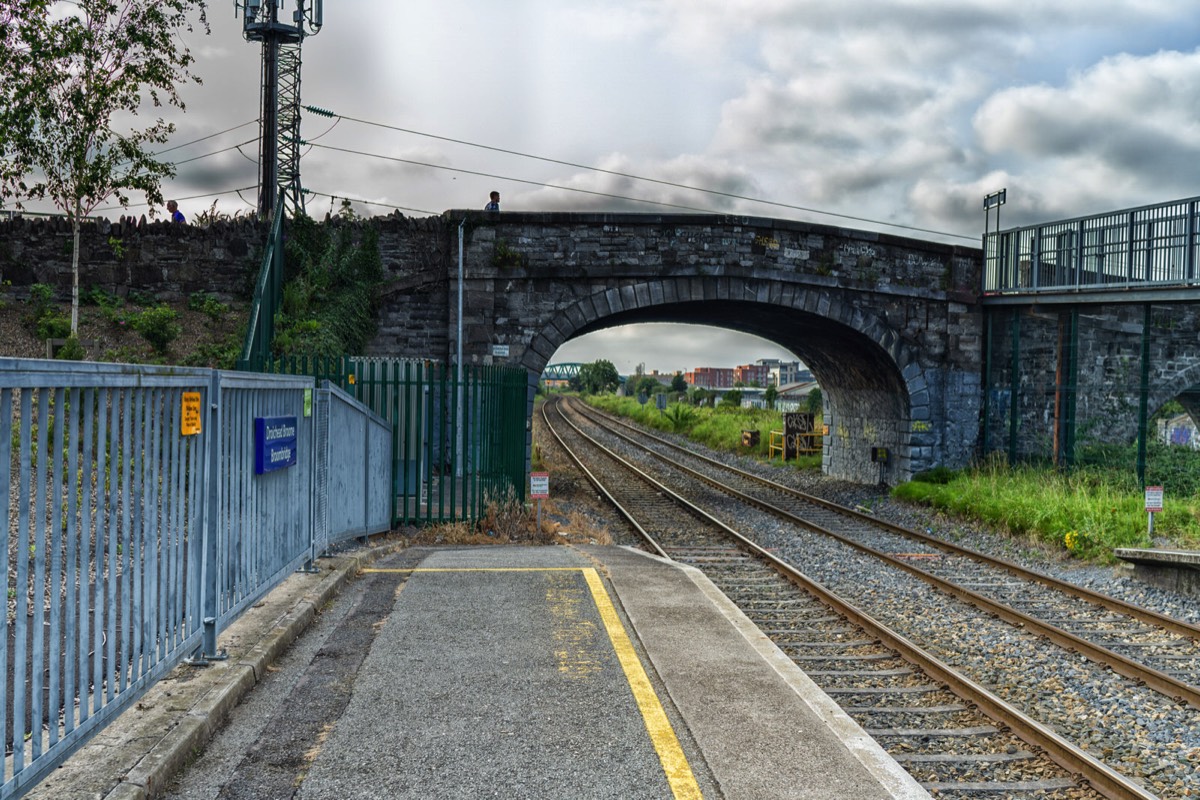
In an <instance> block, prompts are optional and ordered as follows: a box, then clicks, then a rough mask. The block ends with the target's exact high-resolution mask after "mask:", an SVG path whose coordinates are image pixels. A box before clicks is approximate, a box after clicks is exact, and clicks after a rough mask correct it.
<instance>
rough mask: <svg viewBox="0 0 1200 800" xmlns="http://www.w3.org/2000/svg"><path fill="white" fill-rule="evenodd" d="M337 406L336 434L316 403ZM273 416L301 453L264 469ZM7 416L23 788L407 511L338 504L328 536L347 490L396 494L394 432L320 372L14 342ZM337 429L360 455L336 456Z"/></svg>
mask: <svg viewBox="0 0 1200 800" xmlns="http://www.w3.org/2000/svg"><path fill="white" fill-rule="evenodd" d="M314 391H315V393H316V396H315V397H313V396H312V393H314ZM331 404H333V405H335V406H336V408H335V409H334V410H333V412H332V414H331V415H329V416H330V417H331V418H332V420H333V421H332V424H327V425H326V426H325V429H324V431H322V430H320V429H318V426H317V425H316V424H315V420H314V415H313V414H311V413H309V411H310V409H311V407H312V406H317V407H323V408H326V409H328V408H329V407H330V405H331ZM356 415H357V416H358V417H359V419H357V420H356V419H355V416H356ZM266 421H282V422H281V424H282V426H283V427H282V430H281V431H280V437H279V438H282V439H284V440H286V441H285V442H283V444H284V445H286V444H287V443H288V442H292V450H291V454H294V456H295V460H294V463H293V464H290V465H286V466H285V465H283V464H276V465H275V466H278V467H279V468H278V469H266V468H260V465H265V462H264V460H263V458H262V455H261V452H260V449H259V448H258V446H257V442H256V437H257V438H263V439H268V440H269V439H271V438H272V437H262V436H258V434H257V431H258V429H259V428H262V427H266V424H267V423H266ZM0 422H2V423H3V424H2V425H0V430H2V431H3V433H2V434H0V492H3V497H4V502H3V505H4V506H5V509H6V517H5V532H6V546H5V547H4V548H0V574H3V575H4V576H5V588H6V595H7V608H6V619H5V622H6V626H5V627H6V631H7V632H8V645H7V647H0V682H2V683H0V691H2V693H3V694H2V699H0V736H2V737H3V739H4V741H5V743H6V750H7V752H8V756H7V758H5V760H4V761H3V762H2V763H0V798H4V799H5V800H7V798H12V797H19V796H20V795H22V794H23V793H25V792H26V791H27V790H28V789H29V788H30V787H32V786H33V785H34V784H35V783H36V782H37V781H39V780H41V779H42V778H43V777H44V776H45V775H46V774H48V773H49V772H50V771H51V770H52V769H54V768H55V767H56V766H57V765H58V764H60V763H61V762H62V761H63V760H64V759H65V758H66V757H67V756H69V755H70V753H71V752H72V751H74V750H75V749H76V748H77V747H78V746H79V745H81V744H82V743H83V742H84V741H86V740H87V738H88V737H90V736H91V735H92V734H94V733H95V732H97V731H98V730H100V729H101V728H102V727H103V726H104V725H105V724H107V723H108V722H109V721H111V720H112V719H114V718H115V717H116V716H117V715H118V714H119V713H120V712H121V711H122V710H124V709H125V708H126V707H128V706H129V705H130V704H132V703H133V702H135V701H136V700H137V698H139V697H140V696H141V695H142V694H144V692H145V691H146V690H147V689H149V688H150V687H151V686H152V685H153V684H154V682H156V681H157V680H158V679H159V678H161V677H162V676H164V675H166V674H167V672H169V671H170V670H171V669H172V668H174V667H175V666H176V665H177V664H178V663H179V662H180V661H182V660H184V659H185V658H188V657H189V656H192V657H195V658H197V659H198V660H202V659H203V658H205V657H209V656H214V655H216V654H217V634H218V632H219V631H220V630H223V629H224V628H225V627H226V626H227V625H228V624H229V623H231V622H232V621H233V620H234V619H235V618H236V617H237V616H239V615H240V614H241V613H242V612H243V611H244V610H245V609H246V608H247V607H249V606H250V605H252V604H253V603H254V602H256V601H257V600H258V599H259V598H261V597H262V596H263V595H264V594H266V593H267V592H268V591H270V589H271V588H273V587H274V586H275V585H276V584H278V583H279V582H280V581H281V580H282V579H283V578H284V577H286V576H287V575H289V574H290V573H291V572H292V571H293V570H294V569H296V568H297V567H299V566H302V565H304V564H305V563H306V562H309V561H311V560H312V558H313V556H314V555H315V554H316V553H317V552H318V551H319V550H318V548H319V547H323V546H324V545H325V544H328V543H331V542H336V541H337V539H338V538H344V537H343V531H344V529H348V530H349V531H350V533H351V534H352V535H362V534H363V533H367V532H375V531H376V530H381V529H386V528H387V522H389V521H390V520H389V519H388V514H387V513H384V514H382V515H381V514H379V513H378V506H379V502H378V501H377V500H376V502H375V504H374V517H370V516H369V515H368V516H366V517H354V516H353V513H352V512H353V511H355V510H361V511H364V512H365V511H366V510H367V507H366V505H365V501H364V505H363V506H362V508H358V507H356V508H355V509H345V508H342V510H341V511H339V510H338V509H339V506H338V505H337V503H336V502H335V503H334V504H332V505H333V509H334V511H335V518H333V519H332V520H327V522H326V525H325V528H324V530H325V538H324V539H323V540H322V541H321V542H318V541H317V540H316V538H315V525H314V517H315V515H316V512H317V510H318V509H325V508H328V507H329V506H330V503H329V502H328V493H329V492H331V491H339V492H341V493H342V495H343V498H339V499H344V498H367V497H374V498H378V497H380V496H383V497H384V498H386V497H388V496H389V495H390V487H391V483H392V477H391V460H390V458H388V457H387V455H388V454H387V445H388V444H389V443H390V440H391V433H392V432H391V429H390V425H388V424H387V423H386V422H383V421H382V420H379V419H378V418H377V417H374V415H370V414H369V412H367V411H366V410H365V409H362V408H361V406H360V405H359V404H357V403H355V402H354V401H352V400H349V399H348V398H343V397H339V398H337V399H330V398H327V397H325V396H324V394H323V392H322V390H314V388H313V381H312V379H311V378H308V377H303V376H282V375H256V374H249V373H244V372H226V371H214V370H208V369H186V368H173V367H147V366H134V365H117V364H93V363H73V362H63V361H40V360H26V359H6V358H0ZM331 431H332V434H331ZM351 431H358V432H360V433H361V435H358V436H355V437H352V436H350V435H349V432H351ZM331 435H333V436H338V435H341V436H343V439H342V440H341V441H339V442H338V444H337V448H336V449H337V451H338V454H339V456H340V457H341V458H342V460H343V461H344V462H353V461H355V459H356V457H357V466H358V468H357V470H355V469H353V468H350V467H347V466H345V464H342V465H338V464H332V466H331V465H330V464H329V463H322V457H324V458H326V459H328V458H329V451H330V450H332V449H334V448H331V447H330V446H329V438H328V437H330V436H331ZM292 437H294V440H293V438H292ZM322 437H325V438H324V439H323V438H322ZM351 439H353V440H354V442H356V443H357V444H358V445H359V450H358V452H357V454H354V453H351V452H350V449H349V448H350V445H351V444H352V442H351V441H350V440H351ZM322 442H324V446H322ZM284 455H285V458H284V459H282V460H284V461H286V460H288V459H287V458H286V456H287V453H285V454H284ZM365 462H371V463H370V468H369V469H368V468H364V463H365ZM320 471H324V473H325V474H326V475H328V474H330V473H331V472H332V473H333V474H334V475H335V480H334V481H332V485H331V483H329V482H327V483H325V484H319V483H317V482H316V480H315V475H316V473H317V472H320ZM363 482H366V483H370V484H371V485H370V486H363V485H362V483H363ZM380 516H382V517H383V527H382V528H379V527H378V525H377V524H375V523H377V521H378V518H379V517H380ZM348 519H352V520H353V524H347V523H346V521H347V520H348ZM362 520H366V521H365V522H363V521H362ZM372 527H373V529H371V530H368V528H372Z"/></svg>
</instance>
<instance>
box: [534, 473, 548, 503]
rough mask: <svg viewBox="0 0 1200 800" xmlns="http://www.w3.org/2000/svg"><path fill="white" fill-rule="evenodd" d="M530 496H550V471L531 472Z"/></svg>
mask: <svg viewBox="0 0 1200 800" xmlns="http://www.w3.org/2000/svg"><path fill="white" fill-rule="evenodd" d="M529 496H530V497H531V498H543V497H549V496H550V473H549V472H531V473H529Z"/></svg>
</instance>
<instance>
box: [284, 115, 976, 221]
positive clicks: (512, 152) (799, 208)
mask: <svg viewBox="0 0 1200 800" xmlns="http://www.w3.org/2000/svg"><path fill="white" fill-rule="evenodd" d="M304 108H305V109H306V110H307V111H310V112H312V113H314V114H317V115H320V116H326V117H336V118H338V119H339V120H343V119H344V120H346V121H347V122H357V123H359V124H360V125H369V126H372V127H376V128H384V129H386V130H392V131H399V132H401V133H408V134H412V135H414V136H424V137H426V138H429V139H437V140H439V141H443V142H450V143H452V144H461V145H466V146H467V147H477V148H479V149H481V150H490V151H492V152H494V153H504V154H505V155H512V156H519V157H521V158H529V159H533V160H535V161H544V162H546V163H549V164H558V165H560V166H564V167H572V168H574V169H583V170H589V171H591V172H599V173H602V174H604V175H612V176H614V177H618V178H629V179H631V180H636V181H646V182H647V183H656V184H659V185H660V186H669V187H672V188H675V189H685V190H688V191H693V192H703V193H705V194H712V195H717V196H719V197H728V198H730V199H733V200H745V201H748V202H751V203H761V204H763V205H769V206H775V207H777V208H787V209H790V210H793V211H803V212H805V213H809V214H822V215H824V216H829V217H838V218H839V219H848V220H853V221H854V222H868V223H871V224H873V225H886V226H888V227H891V228H900V229H903V230H909V231H917V232H920V233H932V234H935V235H938V236H951V237H954V238H957V239H966V240H968V241H972V242H974V241H978V239H979V237H978V236H964V235H963V234H961V233H950V232H948V231H937V230H932V229H930V228H920V227H917V226H914V225H902V224H900V223H897V222H884V221H883V220H877V219H871V218H869V217H856V216H853V215H851V214H840V213H838V212H836V211H822V210H821V209H818V208H809V207H807V206H798V205H792V204H790V203H780V202H777V201H775V200H764V199H762V198H758V197H749V196H747V195H741V194H735V193H733V192H722V191H720V190H717V189H706V188H704V187H702V186H690V185H688V184H684V183H674V182H672V181H666V180H661V179H659V178H647V177H645V176H643V175H634V174H632V173H628V172H619V171H617V170H611V169H604V168H602V167H593V166H589V165H587V164H577V163H575V162H573V161H563V160H561V159H557V158H548V157H546V156H538V155H533V154H532V153H522V152H520V151H519V150H508V149H505V148H503V147H493V146H491V145H486V144H480V143H478V142H469V141H466V140H465V139H454V138H451V137H449V136H439V135H437V134H434V133H426V132H424V131H417V130H413V129H411V128H401V127H399V126H397V125H388V124H386V123H382V122H373V121H371V120H365V119H358V118H356V117H347V116H345V115H342V114H335V113H334V112H332V111H327V110H325V109H322V108H317V107H315V106H304ZM464 172H465V170H464ZM468 174H476V173H468ZM489 177H491V176H489ZM541 185H543V186H549V187H551V188H556V189H561V188H565V187H561V186H554V185H552V184H541ZM580 191H583V190H580ZM639 202H647V203H649V202H653V201H650V200H645V201H639ZM667 205H669V204H667ZM680 207H681V208H684V207H685V206H680Z"/></svg>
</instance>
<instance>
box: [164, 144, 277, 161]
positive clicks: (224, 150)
mask: <svg viewBox="0 0 1200 800" xmlns="http://www.w3.org/2000/svg"><path fill="white" fill-rule="evenodd" d="M256 141H258V140H257V139H247V140H246V141H244V142H238V143H237V144H234V145H230V146H229V147H225V148H222V149H220V150H214V151H212V152H211V153H205V154H204V155H202V156H193V157H191V158H185V159H184V160H183V161H172V162H171V165H172V166H175V167H178V166H179V165H180V164H190V163H191V162H193V161H199V160H200V159H202V158H208V157H209V156H215V155H220V154H221V153H228V152H229V151H230V150H237V151H238V152H239V153H242V151H241V148H242V147H244V146H245V145H248V144H254V142H256ZM242 155H243V156H244V155H246V154H245V153H242Z"/></svg>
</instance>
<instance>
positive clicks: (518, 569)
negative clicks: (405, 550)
mask: <svg viewBox="0 0 1200 800" xmlns="http://www.w3.org/2000/svg"><path fill="white" fill-rule="evenodd" d="M583 569H584V567H395V568H390V569H389V568H383V567H364V568H363V569H361V570H359V571H360V572H364V573H371V572H379V573H389V572H581V571H582V570H583Z"/></svg>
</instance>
